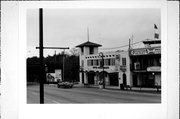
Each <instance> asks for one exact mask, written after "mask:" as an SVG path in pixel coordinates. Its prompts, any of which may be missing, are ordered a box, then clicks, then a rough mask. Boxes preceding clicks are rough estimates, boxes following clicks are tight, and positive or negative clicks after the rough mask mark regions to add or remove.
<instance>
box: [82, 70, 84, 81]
mask: <svg viewBox="0 0 180 119" xmlns="http://www.w3.org/2000/svg"><path fill="white" fill-rule="evenodd" d="M82 83H84V72H82Z"/></svg>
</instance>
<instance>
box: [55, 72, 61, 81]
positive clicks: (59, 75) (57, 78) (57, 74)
mask: <svg viewBox="0 0 180 119" xmlns="http://www.w3.org/2000/svg"><path fill="white" fill-rule="evenodd" d="M57 80H60V81H62V72H61V69H55V81H57Z"/></svg>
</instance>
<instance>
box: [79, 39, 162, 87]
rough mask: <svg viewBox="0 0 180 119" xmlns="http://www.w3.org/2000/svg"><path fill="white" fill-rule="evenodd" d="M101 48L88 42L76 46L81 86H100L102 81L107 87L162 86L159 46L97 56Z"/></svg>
mask: <svg viewBox="0 0 180 119" xmlns="http://www.w3.org/2000/svg"><path fill="white" fill-rule="evenodd" d="M100 46H101V45H100V44H96V43H92V42H89V41H88V42H85V43H83V44H80V45H78V46H77V47H79V54H80V56H79V59H80V60H79V62H80V71H79V77H80V83H81V84H91V85H99V82H100V81H102V80H103V79H104V80H105V85H106V86H120V84H124V85H129V86H132V87H155V86H161V47H160V46H156V47H151V46H150V45H148V47H144V48H136V49H129V50H127V51H115V52H104V53H102V52H101V53H99V51H98V47H100ZM145 46H146V45H145ZM102 63H103V67H102Z"/></svg>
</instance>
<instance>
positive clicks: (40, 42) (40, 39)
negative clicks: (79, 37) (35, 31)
mask: <svg viewBox="0 0 180 119" xmlns="http://www.w3.org/2000/svg"><path fill="white" fill-rule="evenodd" d="M36 49H39V58H40V74H39V77H40V81H39V83H40V88H39V92H40V95H39V96H40V104H44V82H45V78H46V74H45V66H44V56H43V49H69V47H44V46H43V8H39V47H36Z"/></svg>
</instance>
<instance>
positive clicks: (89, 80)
mask: <svg viewBox="0 0 180 119" xmlns="http://www.w3.org/2000/svg"><path fill="white" fill-rule="evenodd" d="M94 75H95V74H94V73H88V83H89V84H94Z"/></svg>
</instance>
